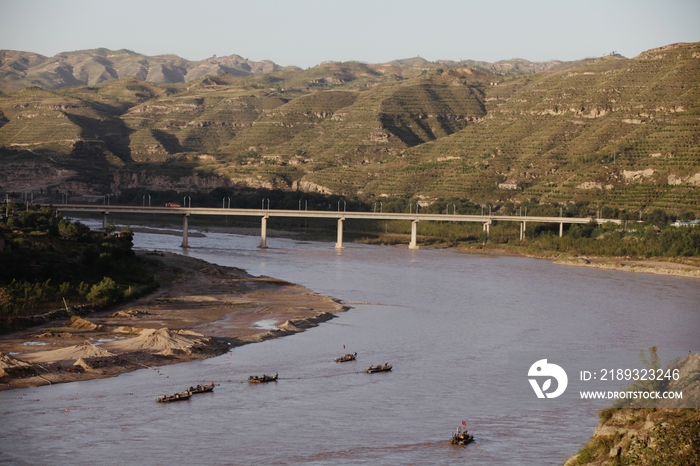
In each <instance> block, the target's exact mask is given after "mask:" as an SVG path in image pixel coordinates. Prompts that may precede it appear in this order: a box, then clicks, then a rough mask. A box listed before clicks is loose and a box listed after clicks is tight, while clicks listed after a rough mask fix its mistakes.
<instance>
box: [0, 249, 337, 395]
mask: <svg viewBox="0 0 700 466" xmlns="http://www.w3.org/2000/svg"><path fill="white" fill-rule="evenodd" d="M139 255H141V256H142V257H143V258H144V260H146V261H148V262H149V266H150V267H151V268H152V269H153V270H154V273H155V274H156V276H157V278H158V280H159V281H160V282H161V284H162V286H161V287H160V288H159V289H158V290H157V291H156V292H155V293H153V294H151V295H149V296H146V297H144V298H141V299H139V300H137V301H132V302H130V303H126V304H123V305H120V306H116V307H114V308H110V309H109V310H105V311H99V312H93V313H88V314H82V315H81V316H77V315H76V316H73V317H71V319H69V320H60V321H59V320H57V321H53V322H49V323H47V324H44V325H41V326H37V327H32V328H30V329H27V330H23V331H19V332H14V333H10V334H6V335H2V336H0V390H6V389H11V388H21V387H32V386H38V385H48V384H54V383H62V382H72V381H78V380H89V379H96V378H104V377H113V376H115V375H119V374H122V373H125V372H129V371H133V370H136V369H140V368H144V367H150V366H161V365H166V364H174V363H178V362H184V361H191V360H196V359H206V358H210V357H214V356H217V355H220V354H223V353H225V352H227V351H228V350H229V349H230V348H232V347H235V346H240V345H244V344H248V343H254V342H259V341H264V340H267V339H270V338H277V337H280V336H284V335H291V334H294V333H297V332H302V331H304V330H305V329H307V328H311V327H314V326H316V325H318V324H319V323H320V322H324V321H326V320H329V319H331V318H333V317H334V315H335V314H336V313H338V312H342V311H344V310H346V309H347V308H346V307H345V306H343V305H341V304H339V303H338V302H336V301H334V300H332V299H331V298H328V297H326V296H322V295H319V294H317V293H313V292H311V291H310V290H308V289H307V288H305V287H303V286H299V285H294V284H292V283H289V282H285V281H282V280H277V279H274V278H270V277H264V276H261V277H254V276H252V275H250V274H248V273H246V272H245V271H244V270H241V269H236V268H231V267H223V266H219V265H215V264H210V263H208V262H205V261H202V260H199V259H194V258H190V257H185V256H181V255H178V254H173V253H160V252H158V253H148V252H140V253H139Z"/></svg>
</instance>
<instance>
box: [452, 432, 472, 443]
mask: <svg viewBox="0 0 700 466" xmlns="http://www.w3.org/2000/svg"><path fill="white" fill-rule="evenodd" d="M473 441H474V436H473V435H472V434H470V433H469V432H467V431H466V430H463V431H461V430H460V431H457V432H455V433H454V434H452V439H451V440H450V444H451V445H466V444H468V443H471V442H473Z"/></svg>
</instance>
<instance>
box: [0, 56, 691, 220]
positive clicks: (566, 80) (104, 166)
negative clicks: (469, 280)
mask: <svg viewBox="0 0 700 466" xmlns="http://www.w3.org/2000/svg"><path fill="white" fill-rule="evenodd" d="M103 53H104V54H105V55H106V57H105V59H107V58H108V59H109V60H110V61H111V62H112V63H117V62H118V60H117V58H115V57H113V56H112V55H119V56H122V55H124V56H125V57H128V56H130V54H133V52H128V51H120V52H118V53H117V52H114V53H112V52H110V53H107V52H103ZM66 56H68V54H66ZM160 58H162V57H160ZM172 59H173V60H175V58H172ZM26 60H28V62H29V63H35V62H39V61H41V60H42V58H41V56H34V57H31V56H29V55H27V57H26ZM124 60H126V58H124ZM221 60H223V59H221ZM5 62H6V60H3V63H5ZM42 63H45V61H44V62H42ZM149 63H150V62H149ZM173 63H174V62H173ZM210 64H211V63H210ZM3 66H5V65H3ZM27 66H28V65H27ZM144 66H145V65H144ZM173 66H175V65H173ZM217 66H218V65H217ZM263 68H264V67H263ZM115 69H117V68H115ZM202 69H203V70H204V69H208V68H206V67H204V68H202ZM221 69H222V68H216V70H219V71H220V70H221ZM256 69H258V68H255V67H252V65H251V72H248V73H247V74H246V73H237V74H236V73H224V74H221V73H213V75H207V76H205V77H197V78H195V74H194V73H195V72H194V71H188V72H187V73H185V74H183V75H181V76H183V77H182V79H181V80H180V81H176V80H174V79H173V80H171V83H169V84H156V83H152V82H146V81H144V80H142V79H137V78H135V77H130V78H121V79H116V80H111V81H105V82H104V83H103V84H102V85H100V86H93V85H90V86H84V85H83V86H77V87H66V88H62V89H57V90H51V89H44V88H39V87H28V88H25V89H22V90H20V91H17V92H14V93H11V94H7V95H2V96H0V112H1V113H0V145H1V146H2V149H0V163H1V164H2V165H3V168H4V170H3V174H0V189H3V190H5V191H13V190H15V191H23V190H24V191H27V190H33V191H39V192H40V193H41V192H43V193H44V195H46V196H48V197H51V196H53V198H54V199H56V198H60V196H61V194H62V193H64V194H65V193H68V194H69V195H72V196H80V195H90V194H93V195H98V194H104V193H107V192H110V193H113V194H119V193H120V192H122V191H123V190H125V189H129V188H134V189H141V190H144V192H145V191H146V190H151V191H153V190H167V189H175V190H179V191H204V190H211V189H213V188H216V187H256V188H258V187H265V188H279V189H284V190H299V191H315V192H320V193H327V194H339V195H344V196H348V197H357V198H359V199H361V200H364V201H367V202H370V201H372V200H374V199H379V198H395V199H402V200H403V201H402V202H404V203H405V204H406V206H407V205H408V203H409V202H416V201H419V202H421V203H422V204H423V205H429V204H431V203H434V202H438V203H439V202H442V201H441V199H442V200H444V199H454V200H457V199H463V200H469V201H471V202H474V203H480V204H485V203H491V204H503V203H507V202H512V203H514V204H516V205H517V204H521V203H526V202H527V203H533V202H534V203H547V204H557V203H575V202H580V203H588V204H589V205H591V206H597V207H608V208H613V209H627V210H632V211H635V212H636V211H651V210H653V209H656V208H662V209H665V210H668V211H671V212H676V213H681V212H686V211H691V212H700V206H699V204H698V203H699V199H700V196H698V189H699V188H698V187H699V186H700V149H698V147H699V146H698V142H700V125H699V118H700V109H699V108H698V102H700V95H699V92H700V90H699V87H698V84H699V79H700V44H698V43H692V44H673V45H669V46H665V47H661V48H658V49H654V50H650V51H647V52H644V53H642V54H640V55H639V56H637V57H635V58H631V59H627V58H625V57H622V56H619V55H610V56H606V57H601V58H597V59H586V60H581V61H577V62H568V63H565V62H556V61H552V62H547V63H541V64H536V63H531V62H527V61H526V60H520V59H516V60H509V61H503V62H497V63H494V64H488V63H483V62H472V61H462V62H449V61H441V62H434V63H431V62H427V61H425V60H423V59H420V58H414V59H405V60H396V61H393V62H389V63H385V64H366V63H360V62H344V63H339V62H328V63H323V64H321V65H319V66H316V67H313V68H310V69H307V70H302V69H299V68H284V69H280V68H278V67H274V66H272V67H271V68H270V69H265V70H266V72H264V73H252V71H254V70H256ZM200 71H201V70H200ZM204 72H206V71H202V73H204ZM150 75H151V76H155V74H153V73H151V74H150ZM120 76H121V75H120ZM163 76H165V75H163ZM179 76H180V75H179ZM187 76H189V77H190V78H191V79H190V78H187ZM178 79H180V78H178Z"/></svg>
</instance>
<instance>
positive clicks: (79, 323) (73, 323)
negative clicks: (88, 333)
mask: <svg viewBox="0 0 700 466" xmlns="http://www.w3.org/2000/svg"><path fill="white" fill-rule="evenodd" d="M66 327H69V328H74V329H76V330H97V329H100V328H102V326H101V325H96V324H93V323H92V322H90V321H89V320H87V319H83V318H82V317H78V316H73V317H71V318H70V320H69V321H68V323H67V324H66Z"/></svg>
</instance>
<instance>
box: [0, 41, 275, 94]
mask: <svg viewBox="0 0 700 466" xmlns="http://www.w3.org/2000/svg"><path fill="white" fill-rule="evenodd" d="M278 68H279V67H278V66H277V65H275V64H274V63H272V62H271V61H269V60H263V61H259V62H256V61H251V60H248V59H246V58H243V57H241V56H239V55H230V56H227V57H218V58H217V57H216V56H213V57H211V58H207V59H205V60H200V61H190V60H185V59H184V58H180V57H177V56H175V55H160V56H155V57H149V56H146V55H142V54H140V53H136V52H132V51H131V50H125V49H122V50H108V49H104V48H99V49H94V50H80V51H75V52H63V53H59V54H57V55H54V56H53V57H45V56H43V55H39V54H36V53H31V52H18V51H14V50H0V92H2V93H9V92H13V91H17V90H20V89H22V88H25V87H29V86H39V87H42V88H45V89H54V90H55V89H61V88H64V87H72V86H97V85H100V84H103V83H105V82H107V81H112V80H114V79H120V78H126V77H134V78H137V79H139V80H141V81H146V82H150V83H183V82H187V81H192V80H195V79H199V78H201V77H203V76H207V75H216V74H232V75H235V76H247V75H250V74H254V73H265V72H269V71H272V70H276V69H278Z"/></svg>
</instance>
